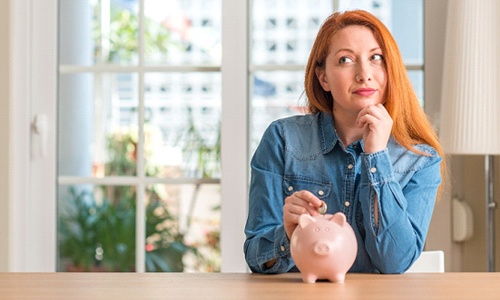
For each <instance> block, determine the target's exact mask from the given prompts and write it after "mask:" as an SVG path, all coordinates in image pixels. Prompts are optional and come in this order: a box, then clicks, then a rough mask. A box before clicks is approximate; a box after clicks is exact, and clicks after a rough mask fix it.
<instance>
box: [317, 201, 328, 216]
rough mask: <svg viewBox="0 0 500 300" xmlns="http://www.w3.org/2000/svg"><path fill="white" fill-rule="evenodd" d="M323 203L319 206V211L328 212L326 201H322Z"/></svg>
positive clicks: (321, 212)
mask: <svg viewBox="0 0 500 300" xmlns="http://www.w3.org/2000/svg"><path fill="white" fill-rule="evenodd" d="M322 202H323V203H321V206H320V207H318V212H319V213H320V214H322V215H324V214H326V209H327V206H326V203H325V201H322Z"/></svg>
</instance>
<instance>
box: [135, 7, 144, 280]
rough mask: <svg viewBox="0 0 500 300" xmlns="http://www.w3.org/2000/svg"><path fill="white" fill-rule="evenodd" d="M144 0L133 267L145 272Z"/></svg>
mask: <svg viewBox="0 0 500 300" xmlns="http://www.w3.org/2000/svg"><path fill="white" fill-rule="evenodd" d="M144 1H145V0H140V1H139V3H140V4H139V37H138V38H139V43H138V44H139V47H138V52H139V53H138V54H139V71H138V73H139V74H138V77H139V87H138V91H137V92H138V96H139V107H138V112H139V117H138V122H139V124H138V130H139V139H138V145H137V176H138V179H139V183H138V184H137V194H136V197H137V198H136V201H137V202H136V224H135V268H136V272H138V273H143V272H145V262H146V259H145V258H146V249H145V246H144V245H145V240H146V208H145V204H144V203H145V194H146V193H145V189H146V184H145V182H144V179H145V177H146V174H145V167H144V166H145V161H144V126H143V125H144V111H145V110H144V90H145V89H144V68H143V67H144Z"/></svg>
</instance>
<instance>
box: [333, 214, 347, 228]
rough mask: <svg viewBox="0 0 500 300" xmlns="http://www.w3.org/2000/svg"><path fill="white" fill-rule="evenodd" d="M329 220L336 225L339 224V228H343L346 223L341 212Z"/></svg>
mask: <svg viewBox="0 0 500 300" xmlns="http://www.w3.org/2000/svg"><path fill="white" fill-rule="evenodd" d="M331 220H332V221H333V222H335V223H337V224H339V225H340V226H344V224H345V223H346V222H347V219H346V217H345V215H344V214H343V213H341V212H338V213H336V214H334V215H333V216H332V218H331Z"/></svg>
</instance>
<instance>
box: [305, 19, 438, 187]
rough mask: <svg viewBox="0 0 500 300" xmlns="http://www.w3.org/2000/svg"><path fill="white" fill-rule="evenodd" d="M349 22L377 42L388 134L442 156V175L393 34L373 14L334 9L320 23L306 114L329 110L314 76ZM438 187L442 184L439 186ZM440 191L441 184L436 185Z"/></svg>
mask: <svg viewBox="0 0 500 300" xmlns="http://www.w3.org/2000/svg"><path fill="white" fill-rule="evenodd" d="M351 25H361V26H366V27H367V28H369V29H370V30H371V31H372V33H373V35H374V37H375V39H376V41H377V42H378V44H379V46H380V48H381V50H382V53H383V56H384V64H385V68H386V71H387V88H386V102H385V108H386V109H387V111H388V113H389V115H390V116H391V118H392V120H393V126H392V132H391V133H392V136H393V137H394V139H395V140H396V141H397V142H398V143H399V144H400V145H402V146H403V147H405V148H407V149H409V150H410V151H413V152H416V153H419V154H423V155H425V154H424V153H421V152H420V151H418V150H417V149H415V147H414V146H415V145H416V144H428V145H430V146H432V147H433V148H434V149H436V151H437V152H438V153H439V155H440V156H441V157H442V159H443V160H442V163H441V175H442V178H444V177H445V157H444V153H443V149H442V147H441V144H440V143H439V139H438V137H437V134H436V132H435V130H434V128H433V127H432V125H431V123H430V122H429V120H428V118H427V115H426V114H425V112H424V110H423V109H422V107H421V105H420V103H419V101H418V98H417V95H416V93H415V91H414V89H413V86H412V84H411V81H410V79H409V78H408V74H407V71H406V68H405V65H404V62H403V59H402V56H401V53H400V51H399V48H398V45H397V43H396V41H395V40H394V37H393V36H392V34H391V33H390V31H389V30H388V29H387V27H386V26H385V25H384V24H383V23H382V22H381V21H380V20H379V19H377V18H376V17H375V16H374V15H372V14H371V13H369V12H367V11H363V10H352V11H345V12H336V13H334V14H332V15H331V16H330V17H328V18H327V19H326V20H325V22H324V23H323V25H322V26H321V28H320V30H319V32H318V35H317V36H316V40H315V42H314V44H313V47H312V49H311V53H310V55H309V60H308V62H307V66H306V71H305V82H304V83H305V92H306V96H307V105H308V110H309V112H310V113H317V112H321V111H323V112H327V113H329V114H332V112H333V102H334V101H333V97H332V94H331V93H330V92H327V91H325V90H323V88H322V87H321V84H320V82H319V80H318V78H317V76H316V68H324V67H325V61H326V57H327V56H328V53H329V49H330V44H331V41H332V37H333V36H334V35H335V33H337V32H338V31H340V30H342V29H343V28H345V27H347V26H351ZM441 186H442V185H441ZM440 191H441V187H440Z"/></svg>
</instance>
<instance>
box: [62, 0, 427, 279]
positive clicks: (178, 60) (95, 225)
mask: <svg viewBox="0 0 500 300" xmlns="http://www.w3.org/2000/svg"><path fill="white" fill-rule="evenodd" d="M422 1H423V0H405V1H390V0H385V1H384V0H379V1H374V0H370V1H368V0H366V1H342V0H338V1H332V0H314V1H311V0H307V1H306V0H294V1H286V0H268V1H264V0H253V1H245V0H231V1H223V0H210V1H205V0H190V1H184V0H183V1H181V0H177V1H160V0H157V1H154V0H60V1H59V6H60V7H59V11H60V15H59V18H60V20H59V23H60V24H61V26H60V28H59V68H58V72H59V91H58V98H59V100H58V136H57V139H58V143H57V144H58V158H57V160H58V163H57V166H58V167H57V183H58V188H57V193H58V197H57V198H58V228H59V233H60V234H59V236H58V246H59V248H58V251H59V254H58V255H59V257H58V258H59V259H58V269H59V270H67V268H69V267H73V265H74V264H73V263H72V261H73V260H74V261H76V260H80V261H81V263H80V265H83V266H84V270H99V269H101V270H102V269H104V270H116V271H131V270H135V271H139V272H141V271H169V270H184V271H199V270H201V271H217V270H221V261H223V260H224V259H223V257H224V254H223V253H224V249H229V250H226V253H233V254H234V253H238V254H235V255H233V254H229V256H228V257H229V258H230V259H231V258H234V260H235V261H236V260H238V261H237V263H234V262H233V261H231V260H228V264H231V265H236V264H239V266H241V265H242V263H241V259H242V250H241V247H242V240H241V238H242V231H243V228H242V225H243V224H244V218H245V217H246V215H245V212H246V211H245V207H246V204H245V201H246V189H245V187H246V182H247V177H246V176H247V172H246V169H245V168H246V166H247V164H248V159H249V157H250V156H251V154H252V152H253V149H254V148H255V147H256V145H257V143H258V141H259V139H260V136H261V134H262V132H263V130H264V129H265V128H266V126H267V125H268V124H269V123H270V122H271V121H272V120H274V119H276V118H280V117H284V116H287V115H290V114H297V113H301V105H302V104H303V101H304V99H303V96H302V92H303V69H304V65H305V63H306V61H307V56H308V52H309V49H310V47H311V45H312V42H313V39H314V37H315V34H316V32H317V29H318V28H319V26H320V25H321V23H322V22H323V20H324V18H325V17H326V16H327V15H329V14H330V13H331V12H332V11H333V10H336V9H337V10H344V9H348V8H353V5H356V6H358V7H359V8H364V9H367V10H370V11H372V12H373V13H375V14H376V15H377V16H379V17H380V18H381V19H382V20H383V21H384V22H385V23H386V25H387V26H388V27H389V28H390V29H391V31H392V32H393V34H394V35H395V37H396V39H397V40H398V43H399V45H400V48H401V51H402V52H403V56H404V59H405V62H406V64H407V67H408V71H409V74H410V77H411V78H412V80H413V83H414V84H415V88H416V90H417V93H418V95H419V97H420V99H422V104H423V103H424V101H423V3H422ZM264 8H265V9H264ZM223 12H226V14H224V13H223ZM257 12H258V13H257ZM247 13H248V16H249V17H247ZM223 20H225V21H226V22H223ZM242 20H246V22H245V21H242ZM223 24H226V27H223ZM227 24H229V25H227ZM408 24H411V26H408ZM403 25H404V26H403ZM247 29H249V31H247ZM247 45H248V47H247ZM223 49H224V51H222V50H223ZM223 54H224V56H222V55H223ZM222 66H224V67H222ZM247 87H248V88H249V92H248V93H247ZM225 99H226V100H225ZM247 105H248V106H247ZM229 111H230V112H229ZM247 116H248V120H247ZM221 124H222V125H221ZM247 127H248V128H249V129H247ZM247 132H248V135H247ZM221 136H222V137H226V139H223V141H222V144H221V143H220V140H219V138H220V137H221ZM227 137H229V139H228V138H227ZM221 145H222V146H221ZM247 145H248V149H247ZM229 148H231V150H227V149H229ZM225 149H226V150H225ZM233 149H236V150H233ZM242 149H243V150H242ZM220 151H222V152H223V153H224V151H226V153H225V154H226V155H225V156H223V157H222V160H225V162H226V164H225V166H224V161H223V163H222V166H224V168H222V166H221V163H220V156H218V154H219V153H220ZM198 158H200V159H198ZM227 162H229V163H231V167H228V164H227ZM221 170H222V171H221ZM241 170H243V172H241ZM235 172H237V175H236V176H235V175H234V173H235ZM242 174H243V175H242ZM235 178H236V179H235ZM233 179H235V181H237V182H238V184H236V185H235V186H234V187H233V186H232V183H233V181H231V180H233ZM224 180H226V181H225V182H226V183H227V182H230V183H229V184H227V185H224ZM221 182H222V185H221V184H220V183H221ZM227 189H233V190H232V191H231V192H229V193H228V192H227ZM224 199H225V200H224ZM227 204H230V205H231V206H228V205H227ZM199 209H201V210H199ZM224 210H226V212H224ZM78 217H83V219H78ZM75 220H76V223H75ZM81 220H85V222H82V223H78V222H81ZM85 226H88V228H87V229H86V227H85ZM106 226H107V227H106ZM221 228H224V231H225V233H224V231H221ZM84 229H85V230H84ZM228 232H229V234H234V235H235V237H233V236H226V238H225V239H224V237H223V235H224V234H226V235H227V234H228ZM95 235H99V236H100V237H101V239H100V240H99V241H97V240H96V239H95ZM221 235H222V237H220V236H221ZM236 235H237V236H236ZM96 241H97V242H96ZM78 243H80V244H78ZM65 247H68V248H65ZM68 249H70V250H68ZM77 250H78V251H77ZM220 250H222V254H220V253H219V251H220ZM70 253H72V254H71V255H74V256H79V257H71V255H70ZM166 253H169V255H166ZM155 254H158V255H155ZM221 257H222V258H221ZM167 260H168V261H167ZM222 264H223V263H222ZM243 265H244V263H243ZM176 268H177V269H176ZM75 269H76V270H81V269H78V268H75ZM237 269H238V270H240V271H241V270H242V269H244V267H243V268H241V267H237ZM222 270H223V268H222ZM227 270H230V268H228V269H227Z"/></svg>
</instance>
